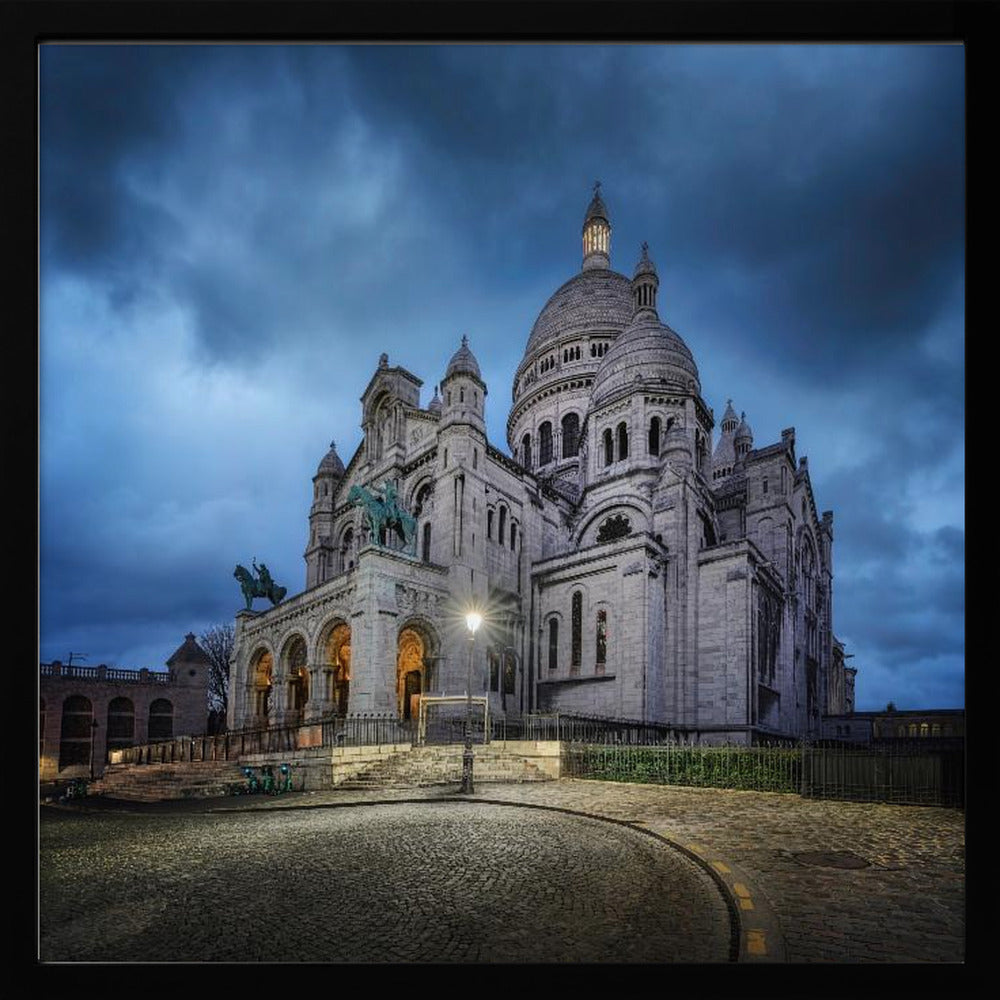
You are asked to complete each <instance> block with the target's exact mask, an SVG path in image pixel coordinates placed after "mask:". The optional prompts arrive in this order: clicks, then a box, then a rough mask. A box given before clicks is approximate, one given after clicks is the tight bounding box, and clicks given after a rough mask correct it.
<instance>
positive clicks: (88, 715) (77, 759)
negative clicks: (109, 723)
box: [59, 694, 94, 771]
mask: <svg viewBox="0 0 1000 1000" xmlns="http://www.w3.org/2000/svg"><path fill="white" fill-rule="evenodd" d="M93 721H94V709H93V706H92V705H91V703H90V699H89V698H84V697H83V695H79V694H74V695H70V697H69V698H67V699H66V700H65V701H64V702H63V709H62V729H61V732H60V734H59V770H60V771H62V770H65V769H66V768H67V767H80V766H87V765H88V764H90V753H91V742H92V740H93V738H94V731H93V730H94V727H93V725H92V723H93Z"/></svg>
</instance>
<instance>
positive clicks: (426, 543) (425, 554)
mask: <svg viewBox="0 0 1000 1000" xmlns="http://www.w3.org/2000/svg"><path fill="white" fill-rule="evenodd" d="M420 558H421V559H423V561H424V562H430V561H431V522H430V521H428V522H427V523H426V524H425V525H424V538H423V546H422V548H421V551H420Z"/></svg>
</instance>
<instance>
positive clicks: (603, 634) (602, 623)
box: [597, 609, 608, 670]
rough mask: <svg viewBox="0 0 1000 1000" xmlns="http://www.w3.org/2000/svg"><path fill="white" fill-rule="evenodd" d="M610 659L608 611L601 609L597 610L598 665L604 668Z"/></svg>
mask: <svg viewBox="0 0 1000 1000" xmlns="http://www.w3.org/2000/svg"><path fill="white" fill-rule="evenodd" d="M607 661H608V613H607V612H606V611H605V610H603V609H601V610H600V611H598V612H597V667H598V669H599V670H601V669H603V668H604V664H605V663H607Z"/></svg>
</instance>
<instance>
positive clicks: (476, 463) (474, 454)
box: [472, 448, 479, 469]
mask: <svg viewBox="0 0 1000 1000" xmlns="http://www.w3.org/2000/svg"><path fill="white" fill-rule="evenodd" d="M472 467H473V468H474V469H478V468H479V449H478V448H473V449H472Z"/></svg>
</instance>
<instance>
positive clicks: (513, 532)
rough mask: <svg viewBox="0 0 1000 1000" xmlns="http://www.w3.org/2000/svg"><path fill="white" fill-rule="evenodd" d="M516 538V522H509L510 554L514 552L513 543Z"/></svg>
mask: <svg viewBox="0 0 1000 1000" xmlns="http://www.w3.org/2000/svg"><path fill="white" fill-rule="evenodd" d="M516 536H517V522H516V521H511V522H510V551H511V552H513V551H514V542H515V540H516Z"/></svg>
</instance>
